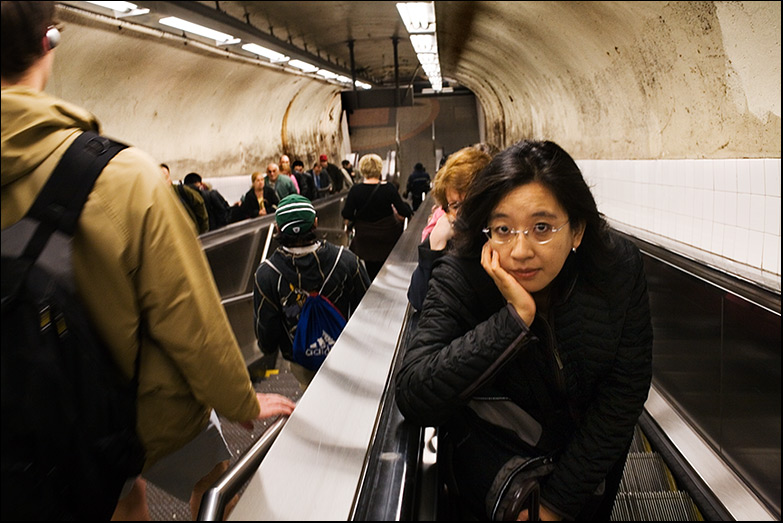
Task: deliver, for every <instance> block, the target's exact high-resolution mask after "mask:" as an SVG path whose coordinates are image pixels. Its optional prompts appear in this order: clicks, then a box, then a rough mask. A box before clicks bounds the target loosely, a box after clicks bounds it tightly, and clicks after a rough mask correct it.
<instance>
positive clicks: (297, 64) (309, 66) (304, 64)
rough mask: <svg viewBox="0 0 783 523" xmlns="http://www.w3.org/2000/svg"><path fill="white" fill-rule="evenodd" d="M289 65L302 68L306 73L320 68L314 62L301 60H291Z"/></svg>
mask: <svg viewBox="0 0 783 523" xmlns="http://www.w3.org/2000/svg"><path fill="white" fill-rule="evenodd" d="M288 65H290V66H292V67H296V68H297V69H301V70H302V71H304V72H305V73H312V72H314V71H317V70H318V67H316V66H314V65H313V64H308V63H307V62H303V61H301V60H291V61H290V62H288Z"/></svg>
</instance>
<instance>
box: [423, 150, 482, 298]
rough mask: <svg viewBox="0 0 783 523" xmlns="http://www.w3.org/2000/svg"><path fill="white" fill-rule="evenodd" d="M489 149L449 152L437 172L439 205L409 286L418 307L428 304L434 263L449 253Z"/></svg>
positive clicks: (425, 233) (435, 193)
mask: <svg viewBox="0 0 783 523" xmlns="http://www.w3.org/2000/svg"><path fill="white" fill-rule="evenodd" d="M488 150H490V147H489V146H486V145H483V144H476V145H472V146H469V147H464V148H462V149H460V150H459V151H457V152H455V153H453V154H451V155H449V158H448V160H446V163H444V164H443V166H442V167H441V168H440V169H438V172H437V173H436V174H435V180H434V182H433V188H432V196H433V198H435V201H436V202H437V204H438V205H437V206H436V207H435V208H434V209H433V213H432V216H431V217H430V220H429V223H428V224H427V226H426V227H425V228H424V231H423V232H422V238H421V240H422V242H421V244H420V245H419V264H418V266H417V267H416V270H415V271H413V275H412V276H411V283H410V285H409V287H408V301H409V302H410V303H411V305H412V306H413V308H414V309H416V310H421V307H422V304H423V303H424V296H425V295H426V294H427V284H428V282H429V279H430V272H431V271H432V264H433V263H434V262H435V260H437V259H438V258H440V257H441V256H442V255H443V253H445V252H446V248H447V246H448V245H449V243H450V242H451V238H452V237H453V236H454V229H453V226H452V224H453V223H454V221H455V220H456V219H457V211H458V210H459V207H460V205H461V204H462V200H463V199H464V198H465V194H466V193H467V191H468V187H469V186H470V184H471V183H472V182H473V179H474V178H475V177H476V175H477V174H478V172H479V171H481V169H483V168H484V167H486V166H487V164H489V161H490V160H491V159H492V156H491V154H490V153H489V152H488Z"/></svg>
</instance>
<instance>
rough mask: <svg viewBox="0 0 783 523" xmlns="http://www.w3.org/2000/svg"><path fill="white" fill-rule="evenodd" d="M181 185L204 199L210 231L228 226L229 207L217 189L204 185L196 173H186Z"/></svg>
mask: <svg viewBox="0 0 783 523" xmlns="http://www.w3.org/2000/svg"><path fill="white" fill-rule="evenodd" d="M182 183H184V184H185V185H187V186H188V187H192V188H193V189H196V190H197V191H199V193H200V194H201V197H202V198H204V205H205V206H206V207H207V215H208V217H209V230H210V231H216V230H218V229H220V228H221V227H223V226H225V225H227V224H228V219H229V216H228V215H229V205H228V202H227V201H226V199H225V198H223V195H222V194H220V192H219V191H218V190H217V189H212V188H211V187H210V186H209V185H207V184H206V183H204V181H203V179H202V178H201V175H200V174H198V173H188V174H187V175H185V178H183V180H182Z"/></svg>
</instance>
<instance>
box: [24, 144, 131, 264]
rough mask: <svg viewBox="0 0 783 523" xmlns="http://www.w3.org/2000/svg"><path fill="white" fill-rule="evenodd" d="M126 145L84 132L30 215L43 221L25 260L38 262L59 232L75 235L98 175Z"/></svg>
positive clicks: (48, 182)
mask: <svg viewBox="0 0 783 523" xmlns="http://www.w3.org/2000/svg"><path fill="white" fill-rule="evenodd" d="M126 147H127V145H125V144H121V143H119V142H115V141H114V140H110V139H109V138H106V137H103V136H100V135H99V134H97V133H95V132H94V131H85V132H83V133H82V134H81V135H79V136H78V137H77V138H76V140H74V141H73V143H72V144H71V145H70V146H69V147H68V150H67V151H65V154H64V155H63V157H62V159H60V163H58V164H57V167H56V168H55V169H54V171H53V172H52V174H51V176H49V179H48V180H47V181H46V183H45V184H44V186H43V188H42V189H41V192H40V193H39V194H38V197H37V198H36V199H35V202H33V205H32V207H31V208H30V210H29V211H27V216H30V217H31V218H35V219H37V220H38V221H40V225H39V226H38V227H37V228H36V231H35V233H34V234H33V237H32V238H31V239H30V241H29V242H28V244H27V247H26V248H25V251H24V254H22V257H24V258H26V259H28V260H35V259H37V258H38V256H39V255H40V254H41V251H42V250H43V248H44V246H45V245H46V242H47V241H48V240H49V237H50V236H51V235H52V233H54V231H56V230H58V229H59V230H61V231H62V232H63V233H65V234H67V235H68V236H73V234H74V232H75V231H76V224H77V222H78V221H79V216H81V213H82V209H83V208H84V204H85V203H86V202H87V198H88V196H89V195H90V192H92V188H93V186H94V185H95V180H97V179H98V175H99V174H101V171H102V170H103V168H104V167H105V166H106V164H107V163H109V160H111V159H112V158H113V157H114V156H115V155H116V154H117V153H118V152H120V151H121V150H123V149H125V148H126Z"/></svg>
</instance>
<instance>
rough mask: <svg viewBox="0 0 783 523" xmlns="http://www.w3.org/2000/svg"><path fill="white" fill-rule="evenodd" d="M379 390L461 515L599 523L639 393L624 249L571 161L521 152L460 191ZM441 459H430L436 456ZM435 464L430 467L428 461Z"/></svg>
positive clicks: (633, 266) (637, 300) (639, 276)
mask: <svg viewBox="0 0 783 523" xmlns="http://www.w3.org/2000/svg"><path fill="white" fill-rule="evenodd" d="M454 226H455V236H454V239H453V241H454V248H455V250H454V251H453V252H449V253H447V254H445V255H444V256H442V257H440V258H439V259H438V260H437V261H436V262H435V264H434V266H433V269H432V275H431V278H430V282H429V288H428V291H427V294H426V297H425V299H424V304H423V307H422V310H421V316H420V318H419V321H418V325H417V328H416V330H415V332H414V333H413V336H412V339H411V341H410V344H409V347H408V350H407V352H406V354H405V356H404V360H403V363H402V365H401V368H400V370H399V372H398V374H397V375H396V377H395V385H396V402H397V405H398V406H399V409H400V411H401V412H402V414H403V415H404V416H405V418H406V419H407V420H409V421H411V422H413V423H417V424H420V425H422V426H432V427H438V465H439V467H440V466H441V465H443V467H444V471H445V474H446V477H448V478H449V480H448V485H449V492H450V493H452V494H456V503H457V506H458V507H459V510H460V511H461V512H462V514H470V516H472V517H474V518H476V519H480V520H486V519H490V520H492V519H502V520H517V519H519V520H527V519H528V517H531V516H534V514H531V513H530V512H529V511H528V508H526V507H527V505H526V504H524V503H523V502H524V501H525V494H526V493H528V492H535V490H536V488H540V491H539V492H540V498H539V499H540V505H539V504H531V505H530V507H529V508H530V509H532V510H535V509H539V508H540V515H541V519H542V520H557V519H574V520H596V521H608V519H609V516H610V514H611V509H612V506H613V503H614V498H615V495H616V493H617V489H618V486H619V482H620V478H621V477H622V471H623V466H624V463H625V458H626V455H627V453H628V449H629V447H630V444H631V441H632V439H633V433H634V427H635V426H636V423H637V420H638V418H639V415H640V414H641V412H642V410H643V407H644V403H645V401H646V399H647V394H648V391H649V387H650V381H651V378H652V341H653V333H652V324H651V319H650V308H649V301H648V296H647V283H646V279H645V275H644V266H643V260H642V256H641V253H640V252H639V249H638V248H637V247H636V246H635V245H634V244H633V243H632V242H631V241H630V240H628V239H625V238H624V237H621V236H620V235H619V234H617V233H615V232H613V231H612V230H611V229H610V228H609V226H608V225H607V223H606V221H605V220H604V218H603V216H602V215H601V214H600V213H599V212H598V209H597V207H596V204H595V200H594V198H593V196H592V194H591V193H590V189H589V187H588V186H587V184H586V183H585V180H584V178H583V177H582V173H581V172H580V171H579V168H578V167H577V165H576V163H575V162H574V160H573V159H572V158H571V156H570V155H568V153H566V152H565V151H564V150H563V149H562V148H560V147H559V146H558V145H557V144H555V143H553V142H550V141H522V142H519V143H517V144H515V145H513V146H511V147H510V148H508V149H506V150H505V151H503V152H501V153H499V154H498V155H497V156H495V157H494V158H493V160H492V161H491V162H490V164H489V165H488V166H487V167H486V168H485V169H484V170H483V171H482V173H481V176H479V177H477V178H476V179H475V180H474V181H473V182H472V184H471V185H470V187H469V188H468V192H467V195H466V197H465V199H464V200H463V202H462V205H461V207H460V213H459V215H458V217H457V220H456V222H455V224H454ZM441 451H443V452H441ZM441 456H443V460H441Z"/></svg>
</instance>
